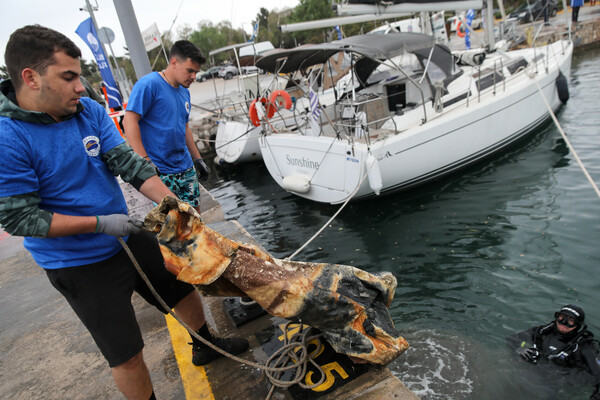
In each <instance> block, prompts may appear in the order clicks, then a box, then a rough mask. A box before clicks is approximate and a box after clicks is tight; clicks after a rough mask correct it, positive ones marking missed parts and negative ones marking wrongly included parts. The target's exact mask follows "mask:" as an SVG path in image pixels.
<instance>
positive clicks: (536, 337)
mask: <svg viewBox="0 0 600 400" xmlns="http://www.w3.org/2000/svg"><path fill="white" fill-rule="evenodd" d="M509 341H510V342H512V343H515V344H516V345H517V347H523V348H528V347H534V348H535V349H537V350H538V351H539V357H538V358H537V359H535V360H533V362H535V361H537V360H539V359H542V358H543V359H547V360H550V361H553V362H555V363H557V364H560V365H564V366H567V367H583V368H586V369H587V370H588V371H589V372H590V373H591V374H592V375H593V376H594V384H595V386H596V390H598V387H599V385H600V358H599V357H598V350H597V347H596V343H597V341H596V340H595V339H594V335H593V334H592V332H590V331H588V330H587V326H586V325H583V326H582V327H581V328H580V329H576V330H573V331H572V332H569V333H568V334H566V335H563V334H561V333H559V332H558V331H557V329H556V322H554V321H552V322H551V323H549V324H546V325H540V326H535V327H532V328H530V329H528V330H526V331H522V332H519V333H517V334H515V335H514V336H512V337H511V338H510V339H509Z"/></svg>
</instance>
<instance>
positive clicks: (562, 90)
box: [556, 70, 569, 104]
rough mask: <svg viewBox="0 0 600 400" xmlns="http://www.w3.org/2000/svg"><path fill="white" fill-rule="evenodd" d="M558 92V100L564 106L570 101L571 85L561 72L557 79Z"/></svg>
mask: <svg viewBox="0 0 600 400" xmlns="http://www.w3.org/2000/svg"><path fill="white" fill-rule="evenodd" d="M556 91H557V92H558V98H559V100H560V101H561V102H562V103H563V104H567V100H569V83H568V82H567V78H566V77H565V76H564V75H563V73H562V72H561V71H560V70H559V71H558V76H557V77H556Z"/></svg>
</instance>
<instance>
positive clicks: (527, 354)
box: [517, 347, 540, 362]
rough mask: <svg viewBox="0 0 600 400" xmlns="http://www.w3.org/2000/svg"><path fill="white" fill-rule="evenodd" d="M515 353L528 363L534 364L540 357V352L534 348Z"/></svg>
mask: <svg viewBox="0 0 600 400" xmlns="http://www.w3.org/2000/svg"><path fill="white" fill-rule="evenodd" d="M517 353H518V354H519V355H520V356H521V357H523V358H524V359H525V360H526V361H529V362H536V361H537V359H538V358H539V357H540V352H539V351H538V349H536V348H534V347H528V348H522V349H519V350H517Z"/></svg>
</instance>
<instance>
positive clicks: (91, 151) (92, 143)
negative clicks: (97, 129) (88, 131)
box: [83, 136, 100, 157]
mask: <svg viewBox="0 0 600 400" xmlns="http://www.w3.org/2000/svg"><path fill="white" fill-rule="evenodd" d="M83 146H84V147H85V152H86V153H88V156H90V157H96V156H97V155H98V154H100V139H98V137H96V136H86V137H84V138H83Z"/></svg>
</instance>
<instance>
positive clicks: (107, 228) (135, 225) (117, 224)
mask: <svg viewBox="0 0 600 400" xmlns="http://www.w3.org/2000/svg"><path fill="white" fill-rule="evenodd" d="M143 226H144V223H143V222H142V221H138V220H135V219H132V218H130V217H129V215H125V214H110V215H96V230H95V231H94V233H106V234H107V235H111V236H116V237H121V236H129V235H131V234H132V233H140V232H141V231H142V229H141V228H142V227H143Z"/></svg>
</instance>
